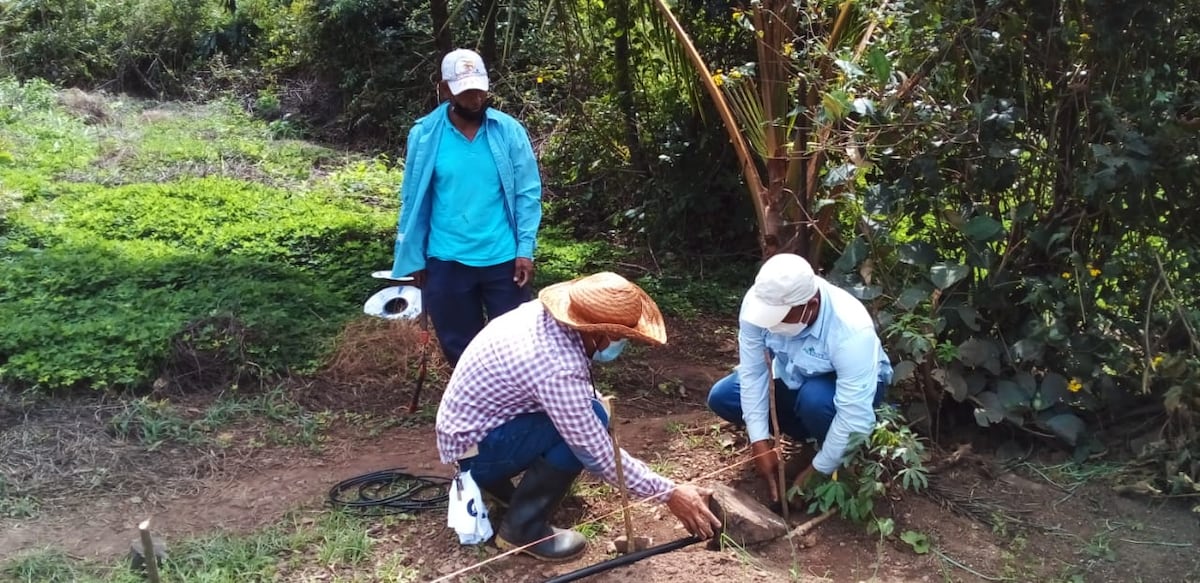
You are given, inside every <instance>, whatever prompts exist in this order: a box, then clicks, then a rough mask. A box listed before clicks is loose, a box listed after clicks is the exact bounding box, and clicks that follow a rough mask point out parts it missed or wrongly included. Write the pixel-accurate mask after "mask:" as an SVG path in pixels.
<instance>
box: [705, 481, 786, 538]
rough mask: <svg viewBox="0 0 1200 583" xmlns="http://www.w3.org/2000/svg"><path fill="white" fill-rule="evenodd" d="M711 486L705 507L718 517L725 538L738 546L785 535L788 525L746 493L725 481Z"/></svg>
mask: <svg viewBox="0 0 1200 583" xmlns="http://www.w3.org/2000/svg"><path fill="white" fill-rule="evenodd" d="M711 488H712V490H713V496H712V500H710V501H709V503H708V507H709V509H711V510H712V512H713V514H716V515H717V518H718V519H720V521H721V525H722V526H723V527H724V530H725V536H727V537H729V540H732V541H733V542H735V543H737V544H739V545H741V546H750V545H756V544H759V543H764V542H767V541H771V540H775V539H777V538H780V537H782V536H783V535H785V534H787V532H788V525H787V523H786V522H784V521H783V518H780V517H779V515H777V514H775V513H774V512H771V510H770V509H769V508H767V507H766V506H763V505H762V504H761V503H759V502H758V501H757V500H755V499H754V498H753V497H751V496H750V495H749V494H747V493H745V492H742V491H740V490H735V489H733V488H731V487H729V486H726V485H725V484H713V485H712V486H711ZM719 544H720V541H719V540H714V545H713V546H716V545H719Z"/></svg>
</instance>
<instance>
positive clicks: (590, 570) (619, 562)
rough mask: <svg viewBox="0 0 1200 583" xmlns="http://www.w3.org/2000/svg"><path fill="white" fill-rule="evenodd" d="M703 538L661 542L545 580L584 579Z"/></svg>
mask: <svg viewBox="0 0 1200 583" xmlns="http://www.w3.org/2000/svg"><path fill="white" fill-rule="evenodd" d="M701 540H702V539H699V538H696V537H694V536H689V537H687V538H681V539H679V540H676V541H671V542H669V543H665V544H661V545H658V546H656V547H650V548H648V549H643V550H640V551H636V552H633V553H629V554H628V555H621V556H619V557H617V558H615V559H609V560H607V561H604V562H602V563H596V564H595V565H589V566H587V567H584V568H582V569H579V570H578V571H571V572H570V573H564V574H562V575H559V576H557V577H555V578H553V579H547V580H546V581H545V583H567V581H578V580H580V579H583V578H584V577H591V576H592V575H596V574H599V573H603V572H605V571H608V570H610V569H616V568H617V567H624V566H625V565H629V564H632V563H636V562H638V561H640V560H642V559H645V558H648V557H653V556H654V555H661V554H663V553H669V552H671V551H677V550H679V549H682V548H684V547H689V546H692V545H694V544H696V543H698V542H701Z"/></svg>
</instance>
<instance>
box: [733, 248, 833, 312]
mask: <svg viewBox="0 0 1200 583" xmlns="http://www.w3.org/2000/svg"><path fill="white" fill-rule="evenodd" d="M816 294H817V275H816V274H815V273H814V272H813V268H812V266H811V265H809V264H808V261H807V260H805V259H804V258H803V257H800V256H799V255H793V254H791V253H780V254H779V255H775V256H773V257H771V258H770V259H767V261H766V262H765V263H763V266H762V268H760V269H759V270H758V276H757V277H755V278H754V285H753V286H751V287H750V291H748V292H746V297H745V298H744V299H743V300H742V311H741V314H740V315H739V316H738V317H739V318H740V319H742V320H744V321H746V322H749V323H751V324H754V325H755V326H758V327H759V328H770V327H771V326H774V325H776V324H778V323H780V322H782V321H783V319H784V318H785V317H787V313H788V312H790V311H791V309H792V308H793V307H795V306H800V305H803V304H804V303H805V302H808V301H809V300H811V299H812V298H813V296H814V295H816Z"/></svg>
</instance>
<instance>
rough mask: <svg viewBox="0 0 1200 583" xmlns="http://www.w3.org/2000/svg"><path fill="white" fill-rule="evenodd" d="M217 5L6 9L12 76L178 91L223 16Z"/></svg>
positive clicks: (184, 1) (3, 22) (123, 1)
mask: <svg viewBox="0 0 1200 583" xmlns="http://www.w3.org/2000/svg"><path fill="white" fill-rule="evenodd" d="M220 15H221V9H220V5H219V4H218V3H217V2H216V1H215V0H212V1H193V0H98V1H94V0H30V1H27V2H16V3H6V4H5V5H4V7H2V8H0V38H3V39H5V40H4V44H3V49H2V50H0V54H3V55H4V60H3V62H4V65H5V66H6V67H7V68H8V69H10V71H9V72H10V73H15V74H17V75H18V76H21V77H25V78H29V77H43V78H46V79H49V80H52V81H54V82H57V83H62V84H67V85H77V84H84V85H91V84H99V83H105V82H110V81H113V82H116V83H117V85H118V86H119V87H122V88H126V89H134V90H148V91H152V92H155V93H162V92H165V91H177V90H178V88H179V87H180V85H181V83H182V81H183V80H184V79H186V78H187V77H186V74H187V73H188V72H189V70H190V68H191V66H192V65H194V63H195V62H197V61H198V60H199V59H198V58H199V57H200V53H199V49H200V41H201V40H202V38H203V37H204V36H205V35H206V34H208V33H209V31H211V30H213V29H214V27H215V26H216V25H217V21H218V19H219V18H220Z"/></svg>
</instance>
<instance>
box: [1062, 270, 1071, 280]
mask: <svg viewBox="0 0 1200 583" xmlns="http://www.w3.org/2000/svg"><path fill="white" fill-rule="evenodd" d="M1062 278H1063V279H1071V272H1070V271H1064V272H1062Z"/></svg>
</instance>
